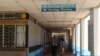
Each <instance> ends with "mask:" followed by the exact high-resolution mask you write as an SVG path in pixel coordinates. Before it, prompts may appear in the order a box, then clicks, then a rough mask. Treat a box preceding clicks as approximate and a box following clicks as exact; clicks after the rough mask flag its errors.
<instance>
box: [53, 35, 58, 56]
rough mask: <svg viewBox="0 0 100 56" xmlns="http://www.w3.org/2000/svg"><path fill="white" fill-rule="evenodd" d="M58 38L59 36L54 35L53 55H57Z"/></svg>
mask: <svg viewBox="0 0 100 56" xmlns="http://www.w3.org/2000/svg"><path fill="white" fill-rule="evenodd" d="M57 47H58V40H57V37H56V36H54V37H52V56H56V55H57Z"/></svg>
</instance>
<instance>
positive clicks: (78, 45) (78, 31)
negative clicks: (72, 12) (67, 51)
mask: <svg viewBox="0 0 100 56" xmlns="http://www.w3.org/2000/svg"><path fill="white" fill-rule="evenodd" d="M75 40H76V46H75V50H76V56H80V23H79V24H77V25H76V39H75Z"/></svg>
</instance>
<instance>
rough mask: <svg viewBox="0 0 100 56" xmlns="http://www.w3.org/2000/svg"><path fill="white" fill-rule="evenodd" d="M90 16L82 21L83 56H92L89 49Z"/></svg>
mask: <svg viewBox="0 0 100 56" xmlns="http://www.w3.org/2000/svg"><path fill="white" fill-rule="evenodd" d="M89 19H90V16H88V17H86V18H85V19H82V20H81V32H80V33H81V56H91V54H90V51H89V49H88V20H89Z"/></svg>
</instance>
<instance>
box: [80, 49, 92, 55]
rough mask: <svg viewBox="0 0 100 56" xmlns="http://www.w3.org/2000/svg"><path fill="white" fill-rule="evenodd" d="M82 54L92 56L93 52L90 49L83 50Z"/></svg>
mask: <svg viewBox="0 0 100 56" xmlns="http://www.w3.org/2000/svg"><path fill="white" fill-rule="evenodd" d="M81 55H82V56H91V52H90V51H88V50H82V54H81Z"/></svg>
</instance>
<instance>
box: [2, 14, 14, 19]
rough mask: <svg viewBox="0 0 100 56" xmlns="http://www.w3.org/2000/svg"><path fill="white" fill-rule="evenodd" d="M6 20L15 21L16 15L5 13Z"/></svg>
mask: <svg viewBox="0 0 100 56" xmlns="http://www.w3.org/2000/svg"><path fill="white" fill-rule="evenodd" d="M4 19H15V14H14V13H5V14H4Z"/></svg>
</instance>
